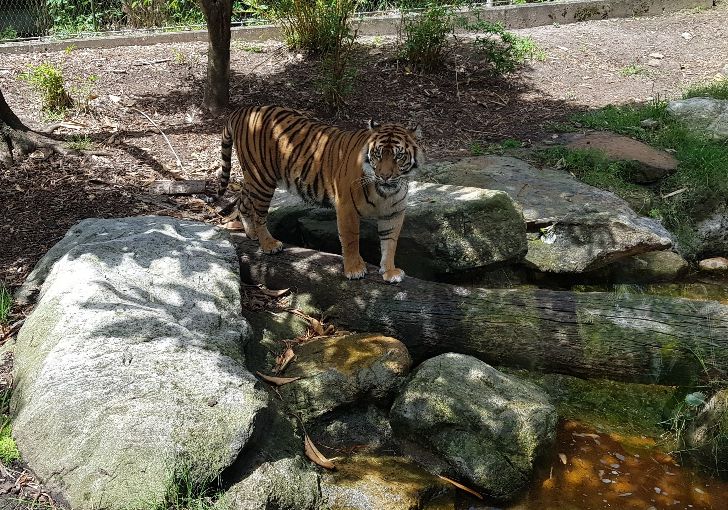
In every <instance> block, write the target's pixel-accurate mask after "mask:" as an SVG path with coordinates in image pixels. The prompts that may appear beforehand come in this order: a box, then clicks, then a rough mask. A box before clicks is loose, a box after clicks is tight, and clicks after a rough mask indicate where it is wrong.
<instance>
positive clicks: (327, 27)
mask: <svg viewBox="0 0 728 510" xmlns="http://www.w3.org/2000/svg"><path fill="white" fill-rule="evenodd" d="M358 3H359V0H271V1H268V2H266V3H263V2H262V1H261V0H256V1H255V2H253V7H254V10H255V12H257V13H258V14H259V15H262V16H263V17H265V18H268V19H271V20H273V21H274V22H275V23H277V24H279V25H280V26H281V29H282V30H283V35H284V36H285V38H286V42H287V44H288V46H289V47H290V48H291V49H297V50H303V51H307V52H309V53H313V54H327V53H331V52H332V51H335V49H336V47H337V46H340V45H341V43H342V41H344V40H345V39H346V38H347V37H349V35H350V33H351V29H350V27H349V20H350V19H351V17H352V16H353V14H354V12H355V10H356V7H357V5H358Z"/></svg>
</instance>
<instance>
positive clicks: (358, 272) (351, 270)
mask: <svg viewBox="0 0 728 510" xmlns="http://www.w3.org/2000/svg"><path fill="white" fill-rule="evenodd" d="M344 274H345V275H346V277H347V278H348V279H349V280H359V279H360V278H364V275H365V274H367V265H366V264H365V263H364V259H362V258H361V257H359V258H358V260H357V261H356V262H347V261H344Z"/></svg>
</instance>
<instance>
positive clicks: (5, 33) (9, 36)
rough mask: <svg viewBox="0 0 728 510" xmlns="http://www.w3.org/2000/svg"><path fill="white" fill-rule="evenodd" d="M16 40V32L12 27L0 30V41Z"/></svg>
mask: <svg viewBox="0 0 728 510" xmlns="http://www.w3.org/2000/svg"><path fill="white" fill-rule="evenodd" d="M17 38H18V32H17V30H15V28H13V27H12V26H10V25H8V26H5V27H2V28H0V41H12V40H13V39H17Z"/></svg>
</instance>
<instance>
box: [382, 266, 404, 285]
mask: <svg viewBox="0 0 728 510" xmlns="http://www.w3.org/2000/svg"><path fill="white" fill-rule="evenodd" d="M379 274H381V275H382V278H384V281H385V282H387V283H399V282H401V281H402V280H404V271H402V270H401V269H399V268H396V267H395V268H394V269H390V270H389V271H386V270H385V269H383V268H382V269H380V270H379Z"/></svg>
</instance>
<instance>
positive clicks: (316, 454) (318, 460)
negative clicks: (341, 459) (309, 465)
mask: <svg viewBox="0 0 728 510" xmlns="http://www.w3.org/2000/svg"><path fill="white" fill-rule="evenodd" d="M303 448H304V452H305V453H306V457H308V458H309V459H311V462H313V463H314V464H317V465H319V466H321V467H322V468H326V469H336V466H334V463H333V462H331V461H330V460H329V459H327V458H326V457H324V456H323V455H322V454H321V452H320V451H318V448H316V445H314V444H313V441H311V438H310V437H308V434H304V439H303Z"/></svg>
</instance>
